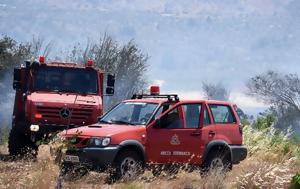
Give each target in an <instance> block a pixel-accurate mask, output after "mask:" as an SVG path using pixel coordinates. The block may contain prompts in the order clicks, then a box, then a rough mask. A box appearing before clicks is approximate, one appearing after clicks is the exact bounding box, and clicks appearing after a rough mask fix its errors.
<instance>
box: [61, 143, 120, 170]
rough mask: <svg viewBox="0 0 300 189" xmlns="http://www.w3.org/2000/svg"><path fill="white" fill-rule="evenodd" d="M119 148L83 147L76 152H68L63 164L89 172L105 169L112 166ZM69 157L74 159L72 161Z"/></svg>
mask: <svg viewBox="0 0 300 189" xmlns="http://www.w3.org/2000/svg"><path fill="white" fill-rule="evenodd" d="M119 148H120V147H119V146H112V147H103V148H100V147H99V148H96V147H85V148H80V149H76V150H68V151H67V152H66V156H65V159H64V162H63V163H64V164H74V165H76V164H77V165H81V166H84V167H86V168H88V169H89V170H102V169H106V168H107V167H110V166H111V165H112V163H113V161H114V159H115V157H116V155H117V153H118V151H119ZM69 157H75V158H73V159H72V158H69ZM76 159H77V160H76Z"/></svg>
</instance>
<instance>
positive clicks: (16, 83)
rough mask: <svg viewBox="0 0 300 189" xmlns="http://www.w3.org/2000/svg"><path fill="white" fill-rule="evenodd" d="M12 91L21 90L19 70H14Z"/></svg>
mask: <svg viewBox="0 0 300 189" xmlns="http://www.w3.org/2000/svg"><path fill="white" fill-rule="evenodd" d="M13 89H21V69H20V68H15V69H14V81H13Z"/></svg>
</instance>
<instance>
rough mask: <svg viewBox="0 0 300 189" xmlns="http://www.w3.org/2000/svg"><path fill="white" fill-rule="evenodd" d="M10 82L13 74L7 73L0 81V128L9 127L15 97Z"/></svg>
mask: <svg viewBox="0 0 300 189" xmlns="http://www.w3.org/2000/svg"><path fill="white" fill-rule="evenodd" d="M12 80H13V74H12V73H11V72H9V73H6V74H5V76H4V78H3V79H2V80H1V81H0V127H7V126H9V127H10V126H11V119H12V113H13V106H14V96H15V91H14V90H13V88H12Z"/></svg>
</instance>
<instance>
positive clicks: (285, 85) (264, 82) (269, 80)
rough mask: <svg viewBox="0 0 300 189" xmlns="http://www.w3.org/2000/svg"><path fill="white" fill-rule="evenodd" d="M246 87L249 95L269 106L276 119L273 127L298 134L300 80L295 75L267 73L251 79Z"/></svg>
mask: <svg viewBox="0 0 300 189" xmlns="http://www.w3.org/2000/svg"><path fill="white" fill-rule="evenodd" d="M247 87H248V90H249V92H248V93H249V95H251V96H254V97H256V98H257V99H258V100H262V101H264V102H265V103H268V104H270V105H271V106H270V108H269V111H270V112H271V113H272V114H273V116H275V117H276V118H277V120H276V123H275V127H277V128H279V129H281V130H285V131H287V130H288V128H291V129H292V130H293V131H295V132H296V133H297V132H299V123H300V119H299V116H300V79H299V77H298V76H297V75H296V74H281V73H277V72H274V71H268V72H265V73H262V74H260V75H257V76H255V77H253V78H251V79H250V80H249V81H248V83H247ZM297 128H298V129H297ZM297 134H299V135H300V133H297Z"/></svg>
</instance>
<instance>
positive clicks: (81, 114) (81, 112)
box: [37, 106, 93, 121]
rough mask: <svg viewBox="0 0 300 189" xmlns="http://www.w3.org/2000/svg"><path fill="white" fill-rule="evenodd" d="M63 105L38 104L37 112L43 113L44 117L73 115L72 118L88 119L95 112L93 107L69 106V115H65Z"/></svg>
mask: <svg viewBox="0 0 300 189" xmlns="http://www.w3.org/2000/svg"><path fill="white" fill-rule="evenodd" d="M63 109H64V108H63V107H61V108H60V107H44V106H38V107H37V112H38V113H39V114H41V115H42V117H43V119H61V118H63V119H68V118H69V117H71V120H78V121H86V120H87V119H89V118H90V117H91V115H92V113H93V109H92V108H87V107H84V108H69V112H68V113H69V114H68V116H65V117H64V116H63V115H62V111H63Z"/></svg>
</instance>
